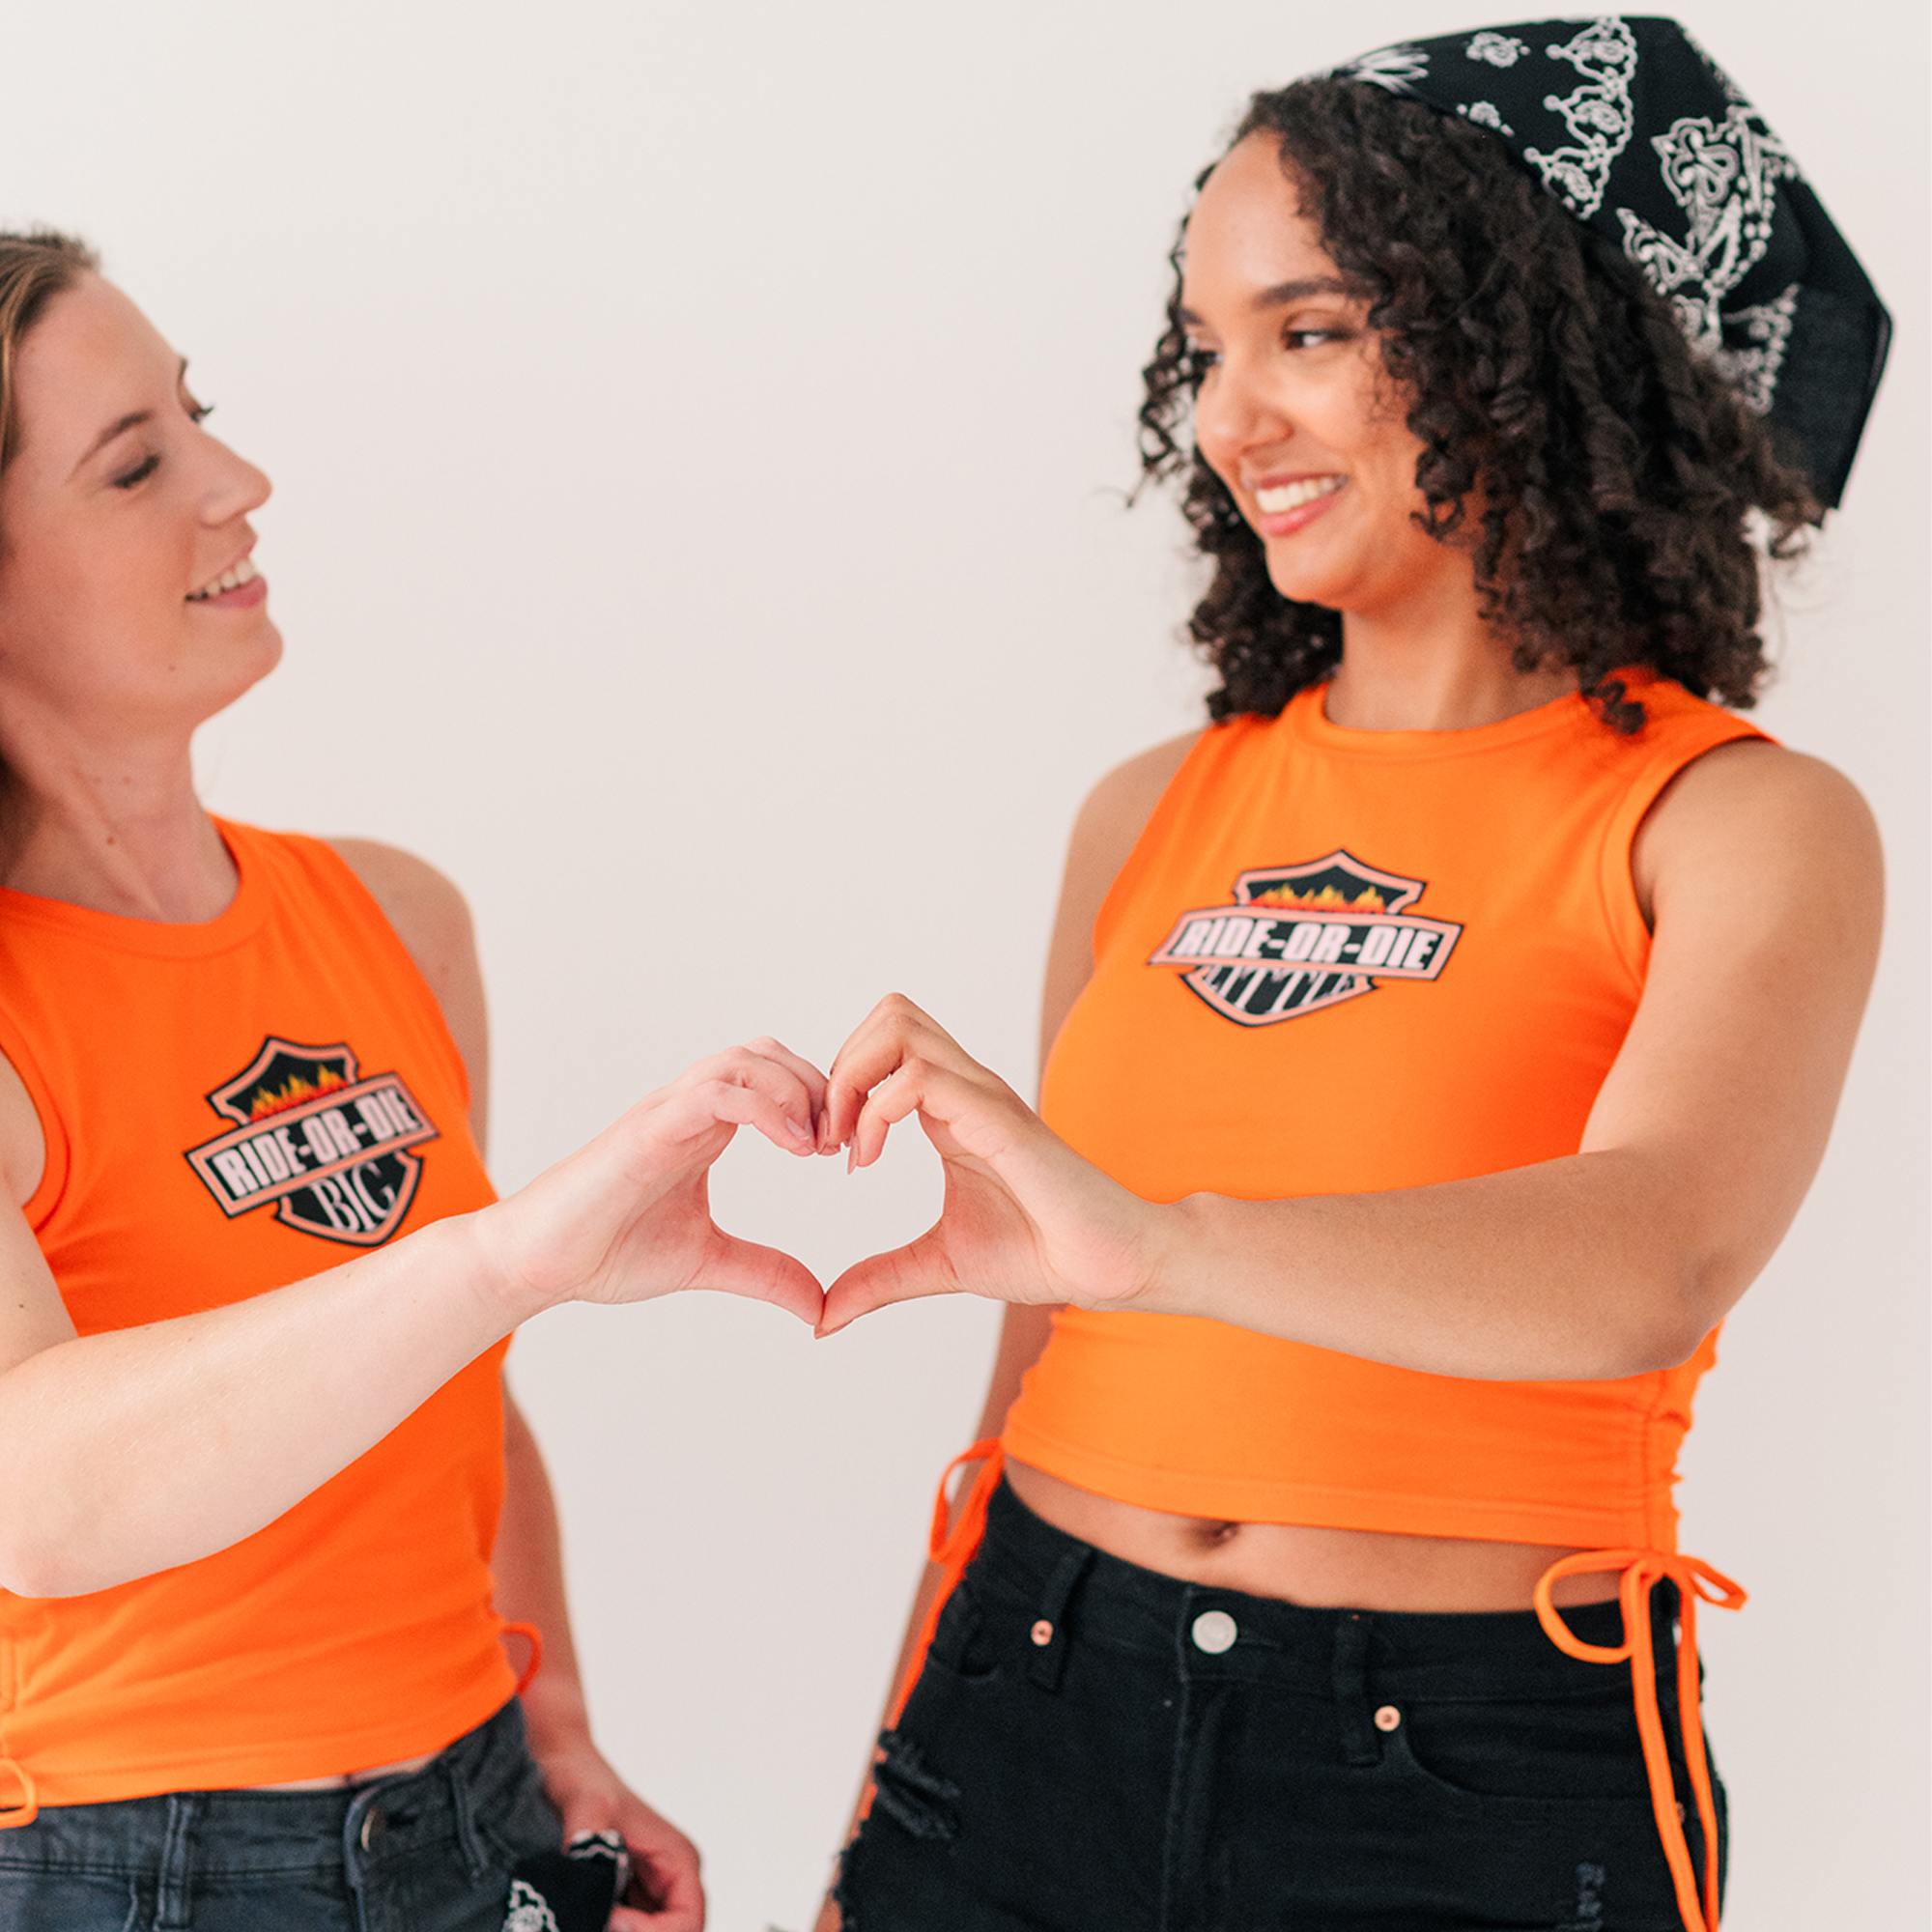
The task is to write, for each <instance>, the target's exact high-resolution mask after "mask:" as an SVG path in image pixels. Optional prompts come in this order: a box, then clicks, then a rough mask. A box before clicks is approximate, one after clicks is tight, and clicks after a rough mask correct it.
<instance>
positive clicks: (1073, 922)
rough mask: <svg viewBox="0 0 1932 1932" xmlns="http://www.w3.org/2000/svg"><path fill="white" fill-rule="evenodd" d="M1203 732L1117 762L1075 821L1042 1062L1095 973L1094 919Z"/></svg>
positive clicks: (1044, 1007) (1045, 1004)
mask: <svg viewBox="0 0 1932 1932" xmlns="http://www.w3.org/2000/svg"><path fill="white" fill-rule="evenodd" d="M1200 738H1201V733H1200V732H1199V731H1188V732H1185V733H1183V734H1182V735H1181V736H1180V737H1179V738H1170V739H1168V741H1167V742H1166V743H1165V744H1164V745H1156V746H1154V747H1153V749H1152V750H1151V751H1148V752H1142V753H1140V754H1139V755H1138V756H1137V757H1132V758H1129V759H1128V760H1127V761H1126V763H1125V764H1123V765H1116V766H1115V767H1114V769H1113V770H1112V771H1111V772H1109V773H1108V774H1107V776H1106V777H1105V778H1103V779H1102V780H1101V781H1100V782H1099V783H1098V784H1096V785H1095V786H1094V789H1093V790H1092V791H1091V792H1089V793H1088V794H1087V802H1086V803H1085V804H1084V805H1083V806H1082V807H1081V808H1080V815H1079V816H1078V817H1077V818H1076V819H1075V820H1074V822H1073V838H1072V839H1071V841H1070V842H1069V843H1068V845H1067V848H1066V872H1065V877H1064V878H1063V880H1062V881H1061V887H1060V910H1059V912H1058V913H1057V914H1056V915H1055V917H1054V922H1053V940H1052V944H1051V945H1050V946H1049V947H1048V949H1047V958H1046V987H1045V991H1044V994H1043V997H1042V1001H1041V1007H1040V1058H1041V1062H1042V1064H1043V1063H1044V1061H1045V1058H1046V1055H1047V1053H1048V1051H1049V1050H1050V1049H1051V1047H1052V1045H1053V1042H1054V1038H1055V1037H1056V1036H1057V1035H1058V1034H1059V1032H1060V1027H1061V1022H1062V1021H1063V1020H1065V1017H1066V1015H1067V1012H1068V1011H1069V1010H1070V1009H1071V1008H1072V1005H1073V1002H1074V1001H1075V1000H1076V999H1078V998H1079V997H1080V991H1081V988H1082V987H1084V986H1085V985H1086V983H1087V981H1088V980H1089V979H1090V978H1091V977H1092V975H1093V971H1094V945H1093V940H1094V920H1095V919H1096V918H1097V917H1098V916H1099V911H1100V906H1101V903H1102V902H1103V901H1104V900H1105V898H1106V896H1107V894H1108V892H1109V891H1110V890H1111V888H1112V886H1113V883H1114V881H1115V879H1116V878H1117V877H1119V875H1120V870H1121V867H1122V866H1124V865H1125V864H1126V863H1127V854H1128V853H1130V852H1131V851H1132V850H1133V849H1134V842H1135V840H1137V839H1138V838H1140V836H1141V834H1142V832H1143V831H1144V830H1146V827H1147V822H1148V819H1149V817H1150V816H1151V814H1152V811H1153V809H1154V807H1155V806H1156V805H1158V804H1159V803H1160V795H1161V793H1162V792H1164V791H1165V790H1166V789H1167V787H1168V785H1169V783H1170V782H1171V781H1172V780H1173V778H1174V775H1175V773H1176V772H1178V771H1179V769H1180V765H1181V761H1182V760H1183V759H1184V758H1185V757H1186V756H1187V754H1188V753H1189V752H1191V751H1192V750H1193V749H1194V747H1195V745H1196V744H1197V743H1198V742H1199V741H1200Z"/></svg>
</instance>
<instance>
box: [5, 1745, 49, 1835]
mask: <svg viewBox="0 0 1932 1932" xmlns="http://www.w3.org/2000/svg"><path fill="white" fill-rule="evenodd" d="M5 1772H12V1773H13V1775H14V1781H15V1782H16V1783H17V1784H18V1785H19V1787H20V1795H19V1797H18V1798H17V1799H14V1800H13V1801H11V1802H0V1832H11V1831H13V1830H14V1829H15V1828H16V1827H18V1826H21V1825H31V1824H32V1823H33V1822H34V1820H35V1819H36V1818H38V1817H39V1816H40V1815H41V1799H40V1794H39V1793H38V1792H37V1791H36V1790H35V1789H34V1780H33V1778H32V1777H31V1776H29V1775H28V1772H27V1767H26V1766H25V1765H24V1764H19V1763H16V1762H15V1761H14V1759H13V1758H11V1757H0V1773H5Z"/></svg>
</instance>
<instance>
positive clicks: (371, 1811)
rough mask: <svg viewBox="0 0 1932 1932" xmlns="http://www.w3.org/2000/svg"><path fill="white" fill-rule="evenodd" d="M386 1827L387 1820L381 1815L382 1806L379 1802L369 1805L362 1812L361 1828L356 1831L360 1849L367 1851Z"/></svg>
mask: <svg viewBox="0 0 1932 1932" xmlns="http://www.w3.org/2000/svg"><path fill="white" fill-rule="evenodd" d="M388 1829H389V1821H388V1820H387V1819H386V1818H384V1816H383V1807H382V1806H381V1805H380V1804H372V1805H370V1807H369V1808H368V1810H366V1811H365V1812H363V1814H362V1829H361V1831H360V1832H359V1833H356V1836H357V1837H358V1839H359V1840H360V1841H361V1845H362V1849H363V1850H364V1851H365V1852H366V1851H368V1850H369V1849H370V1847H371V1846H373V1845H374V1844H375V1842H376V1840H377V1839H378V1838H380V1837H381V1836H382V1835H383V1833H384V1832H386V1831H387V1830H388Z"/></svg>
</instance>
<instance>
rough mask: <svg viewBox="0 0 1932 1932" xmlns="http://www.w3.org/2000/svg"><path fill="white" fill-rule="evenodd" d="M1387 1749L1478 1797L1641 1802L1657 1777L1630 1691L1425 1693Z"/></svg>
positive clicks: (1456, 1792)
mask: <svg viewBox="0 0 1932 1932" xmlns="http://www.w3.org/2000/svg"><path fill="white" fill-rule="evenodd" d="M1383 1748H1384V1751H1385V1753H1386V1754H1387V1756H1388V1757H1389V1758H1390V1760H1391V1761H1392V1763H1394V1764H1396V1765H1399V1766H1405V1767H1406V1770H1407V1772H1408V1774H1409V1775H1411V1776H1414V1777H1416V1778H1418V1779H1420V1780H1422V1781H1424V1782H1426V1783H1428V1784H1430V1785H1433V1786H1435V1787H1436V1788H1438V1789H1439V1790H1441V1791H1443V1792H1445V1793H1448V1794H1451V1795H1453V1796H1455V1797H1458V1798H1463V1799H1467V1800H1468V1801H1470V1802H1471V1803H1475V1804H1482V1803H1492V1802H1495V1803H1502V1804H1527V1805H1548V1804H1558V1805H1560V1804H1643V1805H1645V1806H1648V1804H1649V1802H1650V1781H1649V1776H1648V1773H1647V1772H1646V1770H1645V1766H1644V1760H1643V1745H1642V1742H1641V1740H1640V1738H1639V1737H1638V1734H1637V1727H1636V1716H1635V1712H1634V1709H1633V1707H1632V1703H1631V1698H1630V1695H1629V1692H1628V1691H1627V1690H1624V1689H1622V1688H1621V1687H1618V1688H1616V1689H1609V1688H1607V1687H1606V1689H1605V1692H1604V1693H1603V1694H1601V1695H1588V1696H1572V1697H1543V1698H1538V1699H1536V1700H1534V1701H1521V1702H1516V1701H1500V1700H1499V1701H1495V1702H1488V1701H1485V1702H1440V1703H1434V1702H1428V1701H1419V1702H1417V1703H1414V1704H1411V1705H1407V1706H1406V1707H1404V1708H1403V1709H1402V1710H1401V1711H1400V1713H1399V1716H1398V1720H1397V1722H1396V1724H1395V1727H1394V1728H1393V1729H1392V1730H1391V1731H1389V1732H1388V1733H1386V1734H1385V1737H1384V1744H1383Z"/></svg>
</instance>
